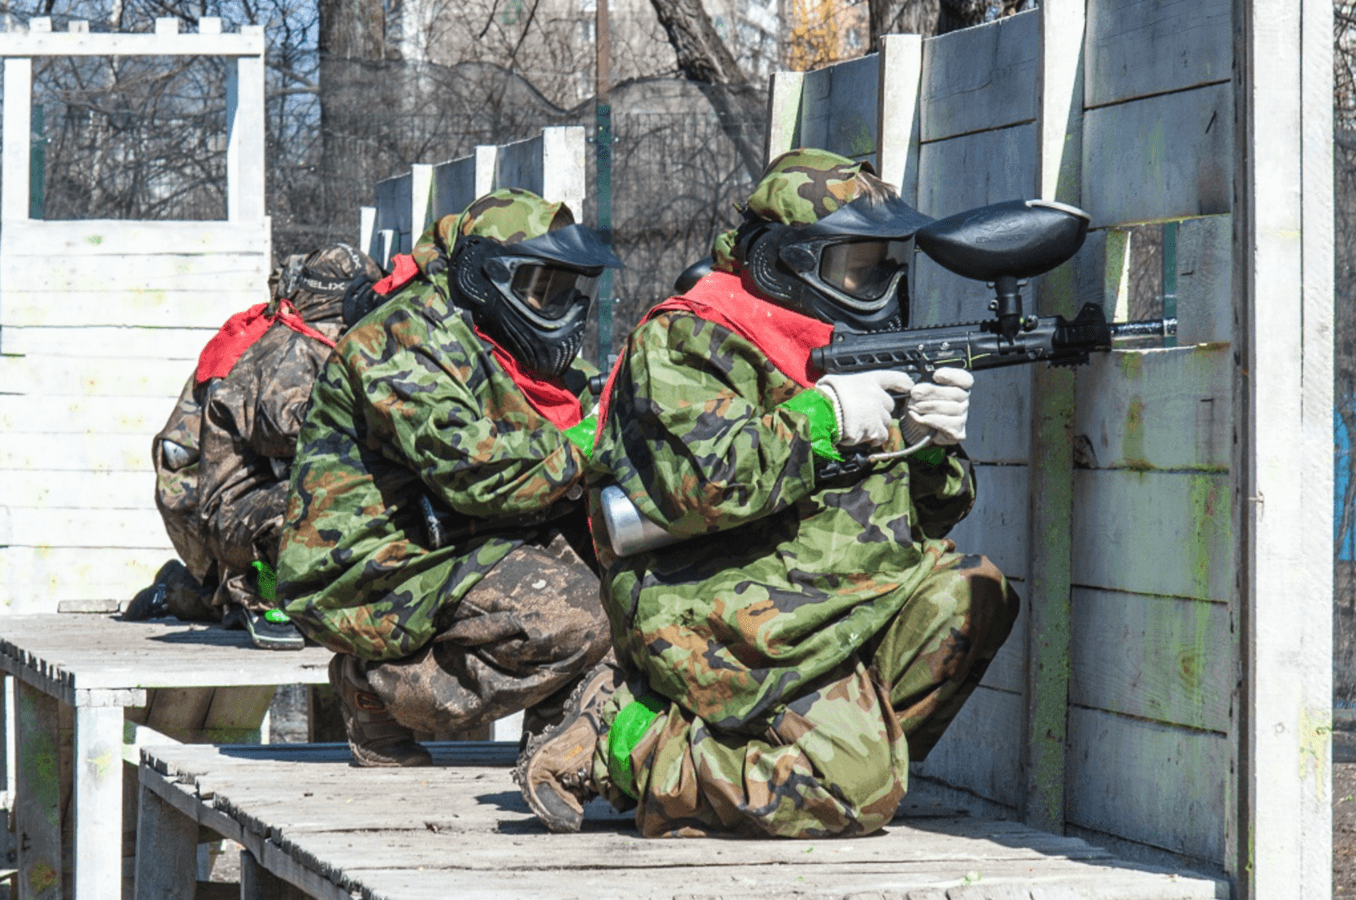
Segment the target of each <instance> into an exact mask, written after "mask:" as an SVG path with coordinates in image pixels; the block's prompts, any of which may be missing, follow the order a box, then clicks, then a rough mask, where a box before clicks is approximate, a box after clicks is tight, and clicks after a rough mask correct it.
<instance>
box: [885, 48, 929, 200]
mask: <svg viewBox="0 0 1356 900" xmlns="http://www.w3.org/2000/svg"><path fill="white" fill-rule="evenodd" d="M881 40H882V45H881V50H880V92H879V94H880V109H879V110H878V115H879V117H880V122H879V124H878V125H877V128H876V133H877V134H878V135H879V136H880V139H879V141H878V143H879V145H880V149H879V150H878V151H877V154H876V155H877V157H878V160H879V165H878V169H879V174H880V177H881V178H883V179H884V180H885V181H887V182H889V183H890V184H893V185H894V186H895V187H896V188H898V189H899V196H900V197H901V198H902V199H903V200H904V202H905V203H907V204H909V205H910V206H917V205H918V142H919V140H920V134H921V131H920V124H919V122H920V119H919V110H920V109H921V108H922V102H921V99H920V97H919V91H920V89H921V87H922V80H923V38H922V36H921V35H917V34H887V35H885V36H884V37H883V38H882V39H881Z"/></svg>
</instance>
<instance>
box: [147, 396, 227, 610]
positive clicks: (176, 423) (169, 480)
mask: <svg viewBox="0 0 1356 900" xmlns="http://www.w3.org/2000/svg"><path fill="white" fill-rule="evenodd" d="M217 381H219V379H212V380H210V381H208V382H207V383H206V384H202V385H199V384H197V383H196V382H197V379H196V377H195V375H189V376H188V381H186V382H184V389H183V390H182V391H181V392H180V393H179V399H178V401H177V402H175V404H174V411H173V412H171V413H170V417H169V419H168V421H166V422H165V427H164V428H161V429H160V432H159V433H158V434H157V435H156V436H155V438H154V439H153V440H152V441H151V465H152V466H154V468H155V505H156V508H157V509H158V510H160V518H161V519H162V520H163V521H164V523H165V531H166V532H167V533H168V534H169V538H170V542H171V543H172V544H174V550H175V552H177V553H178V554H179V558H180V559H181V560H183V561H184V565H185V567H187V569H188V571H189V572H190V573H191V574H192V575H193V577H194V578H196V579H197V580H198V581H199V583H201V582H204V581H206V580H207V578H208V576H209V575H210V574H211V573H212V572H213V571H214V570H215V565H214V561H213V559H212V555H211V553H210V552H209V551H208V549H207V536H206V534H204V532H203V525H202V520H201V519H200V518H199V516H198V496H199V494H198V471H199V467H200V458H201V453H200V450H199V447H200V444H199V442H198V438H199V433H200V432H201V429H202V411H203V403H204V402H205V401H206V399H207V395H208V393H209V392H210V391H211V389H212V387H213V386H214V385H215V384H216V382H217Z"/></svg>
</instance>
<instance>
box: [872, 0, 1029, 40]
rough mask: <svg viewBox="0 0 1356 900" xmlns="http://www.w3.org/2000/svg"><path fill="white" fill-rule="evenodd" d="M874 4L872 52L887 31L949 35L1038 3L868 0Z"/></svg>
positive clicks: (1002, 0)
mask: <svg viewBox="0 0 1356 900" xmlns="http://www.w3.org/2000/svg"><path fill="white" fill-rule="evenodd" d="M867 2H868V3H869V5H870V7H871V43H870V49H871V52H873V53H874V52H876V51H878V50H879V49H880V41H881V37H882V36H883V35H887V34H922V35H926V36H933V35H938V34H947V33H949V32H952V31H957V30H959V29H961V28H969V27H970V26H972V25H979V24H981V23H983V22H986V21H988V20H989V19H991V18H993V17H995V16H1010V15H1012V14H1013V13H1017V12H1021V11H1022V10H1024V9H1029V8H1032V7H1034V6H1035V3H1034V2H1033V0H998V2H994V0H867Z"/></svg>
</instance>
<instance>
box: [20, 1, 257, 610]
mask: <svg viewBox="0 0 1356 900" xmlns="http://www.w3.org/2000/svg"><path fill="white" fill-rule="evenodd" d="M263 50H264V40H263V31H262V28H247V29H242V31H241V32H240V33H239V34H222V33H221V29H220V22H219V20H216V19H203V20H202V23H201V25H200V31H199V33H197V34H179V33H178V24H177V22H176V21H175V20H170V19H166V20H161V21H157V23H156V31H155V33H154V34H91V33H89V32H88V25H87V23H79V22H75V23H72V24H71V28H70V31H69V32H62V33H56V32H52V31H51V22H50V20H47V19H34V20H33V21H32V22H31V23H30V27H29V30H27V31H19V32H7V33H0V56H4V57H5V62H4V67H5V94H4V97H5V104H4V126H5V127H4V138H5V142H4V166H5V171H4V179H3V184H4V187H5V190H4V196H3V200H0V208H2V209H3V217H2V218H0V292H2V293H0V433H2V434H3V439H0V610H3V611H4V612H12V613H32V612H55V611H56V610H57V609H58V606H59V604H61V603H63V602H68V601H89V600H95V601H98V600H115V601H125V600H129V599H130V598H131V597H132V596H133V594H135V593H136V591H138V590H140V589H141V588H142V587H144V586H145V585H147V584H149V583H150V580H151V578H152V576H153V575H154V574H155V572H156V570H157V569H158V568H159V567H160V566H161V565H162V564H163V563H164V562H165V561H166V560H168V559H170V558H172V557H173V556H174V550H173V547H172V545H171V544H170V541H169V539H168V537H167V536H166V534H165V529H164V525H163V524H162V522H161V520H160V516H159V513H158V512H157V511H156V508H155V502H154V488H155V478H154V473H153V470H152V468H151V461H150V453H151V438H152V436H153V435H154V434H155V433H156V432H157V431H159V430H160V428H161V427H162V426H163V424H164V422H165V420H166V419H167V418H168V417H169V414H170V412H171V410H172V409H173V407H174V403H175V400H176V398H177V397H178V395H179V391H180V389H181V388H182V387H183V384H184V381H185V380H186V379H187V378H188V377H189V375H190V374H191V372H192V371H193V366H194V364H195V361H196V359H197V355H198V353H199V351H200V350H201V349H202V346H203V344H204V343H205V342H206V341H207V339H208V338H209V337H210V336H211V335H212V334H213V333H214V332H215V331H216V329H217V328H218V327H220V325H221V323H222V322H223V321H224V320H225V319H226V318H227V317H229V316H230V315H231V314H233V313H235V312H237V311H239V310H241V309H244V308H246V307H247V306H249V305H250V304H253V303H257V302H260V301H262V300H264V299H266V298H267V279H268V271H269V261H270V250H271V248H270V244H269V222H268V219H267V217H266V216H265V215H264V209H263V173H264V167H263V162H262V157H263V138H262V134H263V78H264V71H263ZM67 54H70V55H80V54H86V55H87V54H103V55H137V54H176V55H182V54H187V55H207V56H212V55H224V56H233V57H235V59H236V66H235V67H234V68H233V69H232V70H230V77H229V78H228V96H227V97H226V98H225V100H226V111H227V120H228V128H229V132H230V134H231V135H232V137H231V138H230V145H229V147H228V160H227V177H228V185H227V193H228V195H229V197H230V203H229V204H228V220H227V221H220V222H183V221H175V222H138V221H95V220H90V221H70V222H47V221H29V220H28V218H27V217H28V197H27V186H28V160H29V147H28V140H27V137H28V134H29V105H30V102H31V96H32V94H31V90H32V89H31V84H32V81H31V66H32V61H31V57H33V56H43V55H67Z"/></svg>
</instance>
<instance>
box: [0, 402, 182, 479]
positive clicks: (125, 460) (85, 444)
mask: <svg viewBox="0 0 1356 900" xmlns="http://www.w3.org/2000/svg"><path fill="white" fill-rule="evenodd" d="M171 408H172V401H171V403H170V405H167V406H166V407H165V415H164V417H162V418H161V420H160V422H159V423H157V424H156V426H155V428H154V429H152V430H151V431H148V432H144V433H142V434H108V435H101V436H100V438H99V440H98V442H92V441H62V440H58V439H57V438H55V437H54V436H53V435H50V434H47V433H45V432H33V431H27V430H25V431H11V432H8V433H7V434H6V435H5V440H4V441H0V470H4V469H18V470H24V471H28V470H33V469H44V470H52V471H61V472H149V471H151V437H152V436H153V435H154V433H155V432H157V431H159V430H160V426H161V425H163V424H164V419H165V418H168V417H169V411H170V409H171Z"/></svg>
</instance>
